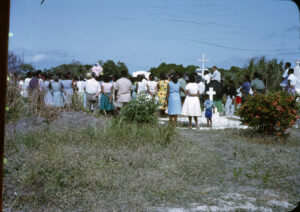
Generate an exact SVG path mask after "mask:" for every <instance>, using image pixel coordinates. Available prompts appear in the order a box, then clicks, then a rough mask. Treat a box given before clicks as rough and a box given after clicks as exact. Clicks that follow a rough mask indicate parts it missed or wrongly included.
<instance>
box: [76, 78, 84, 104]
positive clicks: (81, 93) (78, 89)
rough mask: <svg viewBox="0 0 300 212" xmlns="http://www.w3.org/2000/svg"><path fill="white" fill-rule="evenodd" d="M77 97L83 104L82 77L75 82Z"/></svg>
mask: <svg viewBox="0 0 300 212" xmlns="http://www.w3.org/2000/svg"><path fill="white" fill-rule="evenodd" d="M76 85H77V95H78V97H79V99H80V102H81V103H82V104H84V89H85V81H84V78H83V77H80V79H79V81H77V84H76Z"/></svg>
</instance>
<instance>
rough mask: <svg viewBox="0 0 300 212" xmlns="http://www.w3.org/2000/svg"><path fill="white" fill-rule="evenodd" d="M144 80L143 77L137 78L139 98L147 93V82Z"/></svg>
mask: <svg viewBox="0 0 300 212" xmlns="http://www.w3.org/2000/svg"><path fill="white" fill-rule="evenodd" d="M143 78H144V77H143V76H142V75H138V77H137V81H138V82H137V86H136V93H137V96H139V95H140V94H145V93H146V91H147V88H146V81H145V80H144V79H143Z"/></svg>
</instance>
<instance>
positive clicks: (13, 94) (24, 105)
mask: <svg viewBox="0 0 300 212" xmlns="http://www.w3.org/2000/svg"><path fill="white" fill-rule="evenodd" d="M6 89H7V90H6V114H5V119H6V121H7V122H13V121H16V120H19V119H21V118H24V117H29V116H30V115H31V109H30V107H29V104H28V101H27V99H26V98H24V97H22V96H21V94H20V89H19V88H18V86H17V85H16V82H15V81H13V80H9V81H8V83H7V88H6Z"/></svg>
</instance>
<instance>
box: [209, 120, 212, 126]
mask: <svg viewBox="0 0 300 212" xmlns="http://www.w3.org/2000/svg"><path fill="white" fill-rule="evenodd" d="M209 122H210V127H212V119H209Z"/></svg>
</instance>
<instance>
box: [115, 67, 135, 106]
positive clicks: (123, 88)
mask: <svg viewBox="0 0 300 212" xmlns="http://www.w3.org/2000/svg"><path fill="white" fill-rule="evenodd" d="M121 76H122V77H121V78H120V79H118V80H117V82H116V84H115V97H116V107H117V109H120V108H122V107H123V106H124V105H125V104H127V103H128V102H130V100H131V89H132V83H131V81H130V80H129V79H127V78H126V76H127V71H125V70H123V71H122V72H121Z"/></svg>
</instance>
